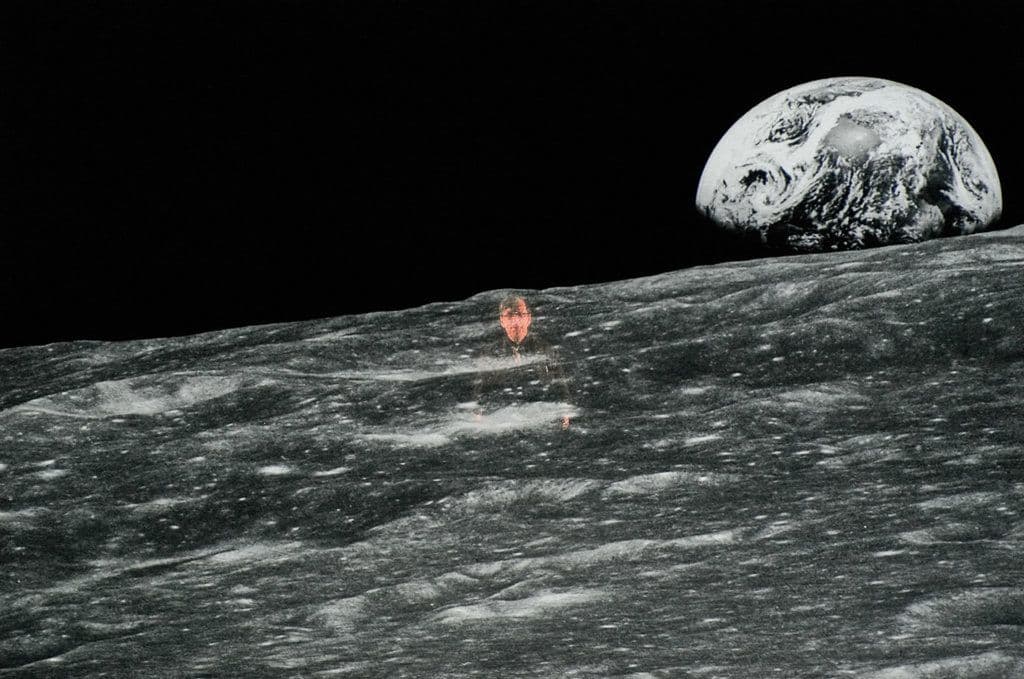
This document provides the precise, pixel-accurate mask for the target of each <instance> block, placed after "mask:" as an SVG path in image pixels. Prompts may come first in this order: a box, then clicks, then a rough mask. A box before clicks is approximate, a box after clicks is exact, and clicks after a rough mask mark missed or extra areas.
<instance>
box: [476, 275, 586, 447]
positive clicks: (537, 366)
mask: <svg viewBox="0 0 1024 679" xmlns="http://www.w3.org/2000/svg"><path fill="white" fill-rule="evenodd" d="M498 323H499V324H500V325H501V329H502V331H503V332H502V335H501V338H500V339H499V340H498V341H497V342H496V343H494V344H493V345H492V346H490V347H489V349H488V350H487V351H486V353H485V358H488V359H492V360H494V363H493V364H492V365H493V369H485V370H484V371H482V372H481V374H480V376H479V377H478V378H477V380H476V381H475V382H474V400H475V401H476V403H477V406H478V409H477V416H478V417H481V416H482V415H483V413H485V412H488V411H493V410H496V409H498V408H502V407H506V406H514V405H519V404H524V403H536V402H560V403H562V404H564V405H565V406H566V407H568V404H569V403H570V391H569V380H568V379H567V377H566V375H565V372H564V370H563V369H562V365H561V363H560V361H559V360H558V357H557V355H556V353H555V351H554V349H553V348H552V347H551V345H550V344H548V343H547V342H545V341H544V340H543V339H542V338H541V337H539V336H538V334H537V333H536V332H531V325H532V324H533V312H532V310H531V309H530V306H529V305H528V304H527V303H526V300H525V299H523V298H522V297H520V296H518V295H509V296H508V297H505V298H504V299H503V300H501V303H500V304H499V305H498ZM561 424H562V428H563V429H566V428H568V427H569V424H570V416H569V414H568V413H563V414H562V415H561Z"/></svg>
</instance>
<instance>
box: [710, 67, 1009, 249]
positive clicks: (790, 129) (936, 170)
mask: <svg viewBox="0 0 1024 679" xmlns="http://www.w3.org/2000/svg"><path fill="white" fill-rule="evenodd" d="M697 208H698V209H699V210H700V211H701V212H702V213H703V214H704V215H705V216H707V217H708V218H709V219H710V220H711V221H713V222H714V223H715V224H717V225H719V226H721V227H722V228H724V229H726V230H727V231H731V232H734V233H740V234H743V235H747V236H752V237H754V238H757V239H760V241H761V243H763V244H765V245H767V246H769V247H772V248H778V249H782V250H788V251H793V252H820V251H829V250H855V249H860V248H865V247H873V246H878V245H891V244H896V243H912V242H918V241H923V240H927V239H930V238H935V237H939V236H957V235H964V234H969V233H973V232H975V231H978V230H983V229H986V228H988V227H991V226H992V225H993V224H994V223H995V222H996V220H997V219H998V218H999V216H1000V214H1001V212H1002V191H1001V188H1000V184H999V176H998V173H997V172H996V167H995V164H994V163H993V161H992V157H991V155H990V154H989V152H988V149H987V148H986V147H985V144H984V143H983V142H982V140H981V137H980V136H979V135H978V133H977V132H975V130H974V129H973V128H972V127H971V126H970V125H969V124H968V123H967V121H966V120H964V118H963V117H961V116H960V115H959V114H958V113H957V112H956V111H954V110H953V109H952V108H950V107H949V106H947V105H946V104H944V103H943V102H941V101H939V100H938V99H936V98H935V97H933V96H931V95H930V94H928V93H926V92H923V91H921V90H919V89H916V88H913V87H909V86H907V85H903V84H900V83H896V82H892V81H889V80H883V79H880V78H861V77H857V78H828V79H824V80H816V81H813V82H809V83H804V84H802V85H798V86H796V87H792V88H790V89H787V90H784V91H782V92H779V93H778V94H776V95H774V96H772V97H770V98H768V99H766V100H765V101H763V102H761V103H760V104H758V105H757V106H755V107H754V108H752V109H751V110H750V111H748V112H747V113H746V114H745V115H743V116H742V117H741V118H740V119H739V120H737V121H736V123H734V124H733V126H732V127H731V128H729V130H728V131H727V132H726V133H725V135H724V136H723V137H722V139H721V140H720V141H719V142H718V144H717V146H716V147H715V149H714V150H713V151H712V153H711V156H710V157H709V158H708V161H707V164H706V165H705V167H704V171H703V173H702V175H701V179H700V183H699V186H698V189H697Z"/></svg>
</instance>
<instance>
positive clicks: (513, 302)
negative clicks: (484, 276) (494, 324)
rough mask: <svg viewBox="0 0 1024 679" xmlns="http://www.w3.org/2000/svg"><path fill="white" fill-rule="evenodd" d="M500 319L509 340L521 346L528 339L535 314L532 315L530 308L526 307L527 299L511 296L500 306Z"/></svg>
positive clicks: (502, 301)
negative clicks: (527, 335)
mask: <svg viewBox="0 0 1024 679" xmlns="http://www.w3.org/2000/svg"><path fill="white" fill-rule="evenodd" d="M498 319H499V320H500V321H501V327H502V328H504V329H505V334H506V335H508V338H509V339H510V340H512V341H513V342H515V343H516V344H519V343H520V342H522V341H523V340H524V339H526V334H527V333H528V332H529V330H530V322H531V321H532V320H533V314H532V313H530V307H528V306H527V305H526V300H525V299H523V298H522V297H519V296H517V295H509V296H508V297H506V298H505V299H503V300H501V304H499V305H498Z"/></svg>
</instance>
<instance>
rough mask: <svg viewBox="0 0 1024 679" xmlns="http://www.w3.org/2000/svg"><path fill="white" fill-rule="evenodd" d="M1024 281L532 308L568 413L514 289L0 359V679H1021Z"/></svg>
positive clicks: (938, 272)
mask: <svg viewBox="0 0 1024 679" xmlns="http://www.w3.org/2000/svg"><path fill="white" fill-rule="evenodd" d="M837 135H838V133H837ZM839 136H840V137H842V138H841V139H840V138H838V137H837V139H836V140H835V143H836V144H839V145H845V146H844V148H846V150H847V151H848V152H850V153H856V152H858V149H860V148H862V147H863V145H864V144H869V143H871V140H870V139H869V138H862V136H858V133H857V130H855V129H852V130H846V131H844V132H843V134H842V135H839ZM1022 272H1024V227H1017V228H1015V229H1010V230H1007V231H998V232H992V233H986V234H980V235H972V236H967V237H963V238H956V239H941V240H933V241H929V242H926V243H920V244H915V245H906V246H898V247H890V248H880V249H874V250H863V251H857V252H843V253H833V254H824V255H810V256H803V257H799V258H788V259H772V260H761V261H749V262H743V263H727V264H720V265H716V266H710V267H701V268H697V269H691V270H686V271H679V272H674V273H668V274H664V275H659V276H653V277H649V278H643V279H636V280H630V281H622V282H617V283H610V284H604V285H591V286H580V287H574V288H557V289H550V290H545V291H542V292H537V293H523V294H524V295H525V296H526V298H527V299H528V300H529V302H530V304H531V306H532V309H533V318H532V324H531V325H530V329H529V332H530V333H535V334H536V335H537V336H538V337H542V338H543V339H544V340H546V342H547V343H548V344H550V345H551V347H552V353H551V355H552V356H554V355H555V353H557V356H558V361H559V362H560V365H559V367H560V369H561V370H563V371H564V373H565V375H566V376H567V377H566V380H567V381H566V384H568V385H569V388H568V390H567V391H568V394H569V397H568V400H566V399H565V398H564V397H563V396H562V395H561V392H559V394H558V395H557V396H556V395H552V396H551V397H550V398H543V397H529V398H527V397H525V396H524V397H522V398H521V399H520V400H519V401H517V400H516V398H517V394H518V393H519V392H517V391H516V390H515V389H514V388H513V387H514V386H515V381H516V379H517V376H520V375H523V376H528V375H534V374H540V373H539V372H538V371H541V370H542V368H543V367H544V365H546V363H545V362H546V361H550V360H553V359H551V358H550V357H548V356H540V355H523V356H519V355H516V356H515V357H514V359H508V358H502V357H500V356H498V357H495V356H494V355H491V354H488V353H487V348H489V347H491V346H492V345H493V343H494V341H495V340H501V338H502V334H501V333H502V329H501V327H499V325H498V322H497V317H496V309H497V304H498V301H499V300H500V299H502V297H503V293H485V294H481V295H478V296H476V297H474V298H472V299H469V300H466V301H463V302H456V303H438V304H431V305H428V306H425V307H421V308H417V309H410V310H406V311H400V312H386V313H375V314H366V315H361V316H349V317H343V318H336V319H328V320H321V321H309V322H300V323H287V324H279V325H269V326H263V327H251V328H241V329H235V330H225V331H220V332H214V333H208V334H204V335H197V336H192V337H185V338H172V339H157V340H145V341H133V342H123V343H101V342H73V343H65V344H53V345H48V346H42V347H28V348H19V349H8V350H3V351H0V385H2V389H0V556H2V560H3V564H4V567H3V568H2V569H0V676H19V677H20V676H26V677H34V676H39V677H44V676H66V677H86V676H101V675H102V676H111V677H132V676H215V675H216V676H248V677H278V676H313V677H315V676H353V677H364V676H410V677H412V676H417V677H418V676H424V677H428V676H445V677H472V676H480V677H492V676H501V677H536V676H576V677H605V676H625V677H634V678H637V679H639V678H641V677H643V678H647V677H691V676H692V677H758V678H763V677H787V678H790V677H807V678H812V677H815V678H816V677H823V676H837V677H838V676H851V677H860V678H862V679H864V678H868V677H871V678H874V679H881V678H883V677H884V678H887V679H892V678H899V679H903V678H922V679H923V678H928V679H935V678H938V677H974V678H978V679H980V678H985V677H1015V676H1021V673H1022V671H1024V653H1022V651H1021V649H1024V590H1022V589H1021V583H1022V582H1024V559H1022V558H1021V557H1022V549H1024V515H1022V510H1024V466H1022V463H1021V442H1022V439H1024V424H1022V421H1021V418H1020V414H1021V413H1022V412H1024V408H1022V406H1024V390H1022V387H1021V385H1022V384H1024V342H1022V332H1021V329H1022V321H1021V319H1022V316H1024V313H1022V312H1024V298H1022V296H1021V294H1020V290H1021V286H1020V280H1021V275H1022ZM482 376H489V377H494V376H500V377H502V379H501V380H490V381H489V382H488V381H486V380H481V379H480V378H481V377H482ZM524 379H527V378H525V377H524ZM481 383H495V384H500V385H504V386H501V387H498V388H500V389H502V390H503V391H502V393H501V395H502V396H503V399H504V400H502V401H501V403H500V405H496V406H494V407H491V408H484V409H480V408H479V407H478V404H477V403H476V402H475V401H474V399H475V398H476V397H477V395H478V392H479V386H478V385H479V384H481ZM509 385H512V386H509ZM523 386H524V387H530V386H531V385H529V384H528V385H523ZM533 386H534V387H536V388H537V389H539V388H540V386H538V385H533ZM523 393H524V394H526V393H530V392H529V390H528V389H527V390H526V391H524V392H523ZM537 393H540V394H543V393H544V392H542V391H538V392H537ZM551 393H553V392H551ZM486 397H487V394H486V393H484V394H483V398H485V399H486Z"/></svg>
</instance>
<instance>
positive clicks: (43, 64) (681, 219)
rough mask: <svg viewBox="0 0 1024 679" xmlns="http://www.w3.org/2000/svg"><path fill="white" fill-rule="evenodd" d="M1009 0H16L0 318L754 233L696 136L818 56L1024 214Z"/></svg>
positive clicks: (369, 304) (338, 285) (224, 322)
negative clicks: (966, 147)
mask: <svg viewBox="0 0 1024 679" xmlns="http://www.w3.org/2000/svg"><path fill="white" fill-rule="evenodd" d="M1016 5H1017V3H1016V2H1005V3H979V2H956V3H953V2H945V3H943V2H929V3H902V2H895V1H893V0H888V1H886V2H852V1H840V2H835V1H830V2H817V1H815V2H811V1H809V0H808V1H806V2H759V3H753V2H735V1H731V2H713V3H712V2H709V3H706V4H704V3H699V4H698V3H694V4H689V3H683V2H668V1H665V2H642V1H639V0H621V1H614V2H613V1H605V2H598V1H593V2H564V1H558V0H544V1H538V2H515V3H505V2H502V3H498V2H465V3H446V2H404V1H403V2H397V1H395V0H365V1H363V2H344V1H339V0H332V1H330V2H328V1H318V0H289V1H282V2H267V1H265V0H256V1H253V0H250V1H247V2H215V1H214V2H202V3H182V2H171V1H166V0H160V1H157V0H148V1H145V0H144V1H140V0H126V1H124V2H90V3H62V4H59V5H58V4H50V3H45V2H44V3H40V2H38V1H37V2H21V3H13V4H9V5H7V9H6V10H4V11H5V13H7V12H11V10H13V15H15V16H13V18H12V20H10V21H8V22H5V25H6V26H7V29H5V32H6V31H9V33H8V37H7V39H6V40H5V41H4V42H3V43H2V44H3V45H4V52H5V53H6V54H7V56H5V58H4V61H5V62H6V63H5V65H4V66H3V67H2V68H3V71H2V72H3V79H4V81H5V85H6V86H5V87H4V88H3V92H2V93H0V98H2V99H4V101H3V103H2V107H3V109H2V110H3V119H2V120H0V123H2V130H0V140H2V144H3V154H2V155H3V158H4V160H5V161H6V162H7V163H8V164H9V165H8V172H6V173H4V175H5V176H6V177H8V179H7V180H6V181H5V184H6V187H5V188H6V189H7V191H5V194H6V196H5V197H3V199H2V201H0V210H2V214H0V218H2V233H0V267H2V269H0V284H2V286H3V287H2V289H0V311H2V314H3V318H2V322H3V325H2V328H3V333H2V336H0V345H2V346H12V345H19V344H35V343H42V342H49V341H55V340H64V339H85V338H90V339H118V338H129V337H149V336H158V335H175V334H185V333H191V332H197V331H201V330H207V329H215V328H224V327H232V326H239V325H248V324H254V323H265V322H274V321H288V320H298V319H303V318H316V317H325V316H334V315H339V314H345V313H354V312H361V311H370V310H378V309H396V308H404V307H408V306H412V305H418V304H422V303H426V302H430V301H437V300H450V299H462V298H464V297H467V296H469V295H472V294H474V293H476V292H480V291H483V290H487V289H492V288H499V287H501V288H506V287H517V288H536V287H548V286H553V285H568V284H577V283H587V282H597V281H606V280H617V279H622V278H629V277H634V276H639V275H645V274H652V273H658V272H662V271H668V270H673V269H678V268H682V267H686V266H691V265H694V264H698V263H709V262H715V261H722V260H724V259H729V258H739V257H744V256H750V254H751V253H749V252H746V251H743V250H738V249H736V247H735V244H733V243H730V242H728V241H726V240H725V239H724V238H722V237H719V236H717V235H716V233H715V232H714V231H713V230H712V229H711V228H710V227H709V226H708V225H707V224H706V223H704V222H703V221H702V220H701V219H700V218H699V217H698V215H697V214H696V211H695V209H694V207H693V197H694V193H695V191H696V185H697V180H698V178H699V176H700V172H701V169H702V168H703V164H704V161H705V160H706V158H707V156H708V154H709V153H710V151H711V149H712V148H713V147H714V145H715V143H716V142H717V141H718V139H719V137H720V136H721V135H722V133H723V132H725V130H726V129H727V128H728V127H729V126H730V125H731V124H732V123H733V122H734V120H735V119H736V118H738V117H739V116H740V115H742V114H743V113H744V112H745V111H747V110H748V109H749V108H751V107H752V106H753V105H755V104H756V103H758V102H759V101H761V100H763V99H764V98H766V97H768V96H770V95H771V94H774V93H775V92H777V91H779V90H782V89H785V88H788V87H791V86H793V85H796V84H799V83H801V82H805V81H808V80H812V79H816V78H821V77H829V76H841V75H868V76H877V77H883V78H888V79H892V80H897V81H900V82H904V83H906V84H908V85H912V86H915V87H918V88H921V89H924V90H925V91H927V92H930V93H931V94H933V95H935V96H937V97H938V98H940V99H942V100H943V101H945V102H946V103H948V104H949V105H950V106H952V107H953V108H954V109H956V110H957V111H959V112H960V113H961V114H962V115H963V116H964V117H965V118H966V119H967V120H968V121H969V122H970V123H971V124H972V125H973V126H974V128H975V129H976V130H977V131H978V132H979V133H980V134H981V136H982V139H983V140H984V141H985V143H986V145H987V146H988V148H989V150H990V151H991V153H992V155H993V157H994V159H995V162H996V165H997V167H998V169H999V172H1000V177H1001V180H1002V185H1003V193H1004V203H1005V210H1004V218H1003V221H1002V223H1003V224H1004V225H1012V224H1017V223H1021V222H1024V208H1022V207H1021V206H1020V205H1018V197H1019V196H1020V195H1021V190H1022V184H1024V157H1022V152H1024V141H1022V134H1024V133H1022V130H1024V124H1022V123H1021V111H1022V110H1024V109H1022V104H1024V94H1022V92H1021V89H1022V86H1024V48H1022V46H1021V38H1020V35H1019V34H1020V28H1021V25H1022V22H1021V21H1020V16H1019V14H1018V12H1019V11H1018V10H1017V9H1016ZM11 29H13V30H11Z"/></svg>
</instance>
